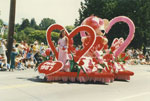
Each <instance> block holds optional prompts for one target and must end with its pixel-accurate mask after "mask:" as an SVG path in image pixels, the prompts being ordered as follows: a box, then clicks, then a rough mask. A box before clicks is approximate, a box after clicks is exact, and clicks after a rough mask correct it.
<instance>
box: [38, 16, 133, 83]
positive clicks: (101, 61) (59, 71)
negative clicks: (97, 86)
mask: <svg viewBox="0 0 150 101" xmlns="http://www.w3.org/2000/svg"><path fill="white" fill-rule="evenodd" d="M117 22H125V23H127V24H128V26H129V35H128V37H127V39H126V40H124V39H123V38H119V39H118V38H115V39H114V41H113V42H112V45H111V47H110V48H108V44H107V43H108V39H107V38H106V37H105V36H104V35H105V33H108V32H109V30H110V29H111V27H112V26H113V25H114V24H115V23H117ZM56 29H57V30H62V29H63V30H64V31H65V33H66V37H67V39H68V44H67V48H66V47H65V48H64V47H63V48H62V50H65V51H66V53H67V56H68V58H67V61H66V62H65V63H64V62H62V61H60V59H59V58H60V57H59V55H60V54H59V50H57V49H56V47H55V45H54V43H53V41H52V39H51V33H52V31H54V30H56ZM134 32H135V27H134V23H133V22H132V21H131V20H130V19H129V18H128V17H125V16H119V17H115V18H114V19H112V20H111V21H110V22H109V21H108V20H107V19H101V18H98V17H96V16H90V17H88V18H86V19H85V20H84V21H83V22H82V24H81V26H78V27H77V28H75V29H74V30H73V31H72V32H71V33H70V34H69V33H68V32H67V30H66V29H65V28H64V27H63V26H61V25H58V24H53V25H51V26H50V27H49V28H48V29H47V42H48V44H49V47H50V49H49V50H46V54H47V56H49V52H50V50H52V52H53V54H54V56H55V57H53V58H52V57H51V58H49V57H48V58H47V60H46V61H44V62H43V63H41V64H39V66H38V71H39V73H40V74H42V75H44V77H45V78H46V80H47V81H63V82H67V81H71V82H89V81H90V82H102V83H109V82H112V81H114V79H120V80H130V76H132V75H134V73H133V72H132V71H129V70H126V69H125V63H126V61H127V60H128V59H129V56H127V55H126V53H124V50H125V48H126V47H127V46H128V45H129V43H130V42H131V41H132V39H133V37H134ZM78 33H80V36H81V41H82V48H81V49H79V50H76V48H75V47H74V41H73V37H74V36H75V35H77V34H78ZM62 58H63V57H62Z"/></svg>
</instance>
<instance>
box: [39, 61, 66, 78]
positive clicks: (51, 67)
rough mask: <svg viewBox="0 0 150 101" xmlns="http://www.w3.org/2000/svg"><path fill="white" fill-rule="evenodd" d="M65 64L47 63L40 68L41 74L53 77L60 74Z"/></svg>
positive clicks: (57, 62)
mask: <svg viewBox="0 0 150 101" xmlns="http://www.w3.org/2000/svg"><path fill="white" fill-rule="evenodd" d="M63 66H64V65H63V63H62V62H61V61H51V60H48V61H45V62H43V63H41V64H40V65H39V66H38V71H39V73H44V74H45V75H52V74H54V73H57V72H59V71H60V70H61V69H62V68H63Z"/></svg>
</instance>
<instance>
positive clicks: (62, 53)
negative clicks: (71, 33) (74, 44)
mask: <svg viewBox="0 0 150 101" xmlns="http://www.w3.org/2000/svg"><path fill="white" fill-rule="evenodd" d="M67 59H68V38H67V37H66V33H65V30H64V29H63V30H61V31H60V36H59V40H58V61H62V63H63V64H64V67H65V64H66V62H67Z"/></svg>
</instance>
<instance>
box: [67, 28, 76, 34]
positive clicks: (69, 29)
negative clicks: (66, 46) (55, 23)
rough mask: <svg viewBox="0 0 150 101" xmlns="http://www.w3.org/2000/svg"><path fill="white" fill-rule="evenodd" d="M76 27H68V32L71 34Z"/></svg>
mask: <svg viewBox="0 0 150 101" xmlns="http://www.w3.org/2000/svg"><path fill="white" fill-rule="evenodd" d="M74 28H75V27H74V26H66V29H67V31H68V32H69V33H70V32H71V31H72V30H73V29H74Z"/></svg>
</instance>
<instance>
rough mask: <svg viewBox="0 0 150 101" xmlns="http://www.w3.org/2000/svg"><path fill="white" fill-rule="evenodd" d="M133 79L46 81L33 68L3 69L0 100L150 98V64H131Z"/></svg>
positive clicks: (138, 100) (118, 100) (114, 100)
mask: <svg viewBox="0 0 150 101" xmlns="http://www.w3.org/2000/svg"><path fill="white" fill-rule="evenodd" d="M128 70H131V71H133V72H134V73H135V75H134V76H132V77H131V80H130V81H114V82H113V83H109V84H83V83H82V84H80V83H57V82H43V81H41V80H39V79H37V76H38V72H35V71H34V70H33V69H28V70H23V71H17V70H15V71H14V72H9V71H6V72H2V71H0V101H150V65H133V66H128Z"/></svg>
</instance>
